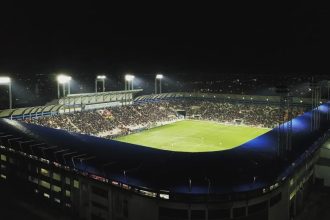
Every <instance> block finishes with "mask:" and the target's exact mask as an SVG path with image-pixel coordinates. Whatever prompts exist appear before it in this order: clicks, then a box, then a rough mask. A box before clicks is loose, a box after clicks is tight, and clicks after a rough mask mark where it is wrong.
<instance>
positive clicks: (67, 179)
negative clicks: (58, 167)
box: [65, 177, 71, 185]
mask: <svg viewBox="0 0 330 220" xmlns="http://www.w3.org/2000/svg"><path fill="white" fill-rule="evenodd" d="M65 183H66V184H68V185H70V184H71V181H70V178H69V177H65Z"/></svg>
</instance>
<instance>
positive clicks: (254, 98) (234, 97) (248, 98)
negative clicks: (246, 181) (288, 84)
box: [134, 92, 324, 105]
mask: <svg viewBox="0 0 330 220" xmlns="http://www.w3.org/2000/svg"><path fill="white" fill-rule="evenodd" d="M173 98H202V99H222V100H227V101H239V102H248V103H251V102H265V103H267V102H270V103H278V102H280V97H279V96H262V95H238V94H222V93H220V94H219V93H201V92H171V93H161V94H152V95H142V96H138V97H136V98H135V100H134V101H135V102H143V101H150V100H161V99H173ZM323 101H324V100H323ZM292 102H293V103H294V104H300V105H301V104H311V103H312V99H311V98H300V97H293V98H292Z"/></svg>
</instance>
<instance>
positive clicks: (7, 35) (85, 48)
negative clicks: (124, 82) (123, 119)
mask: <svg viewBox="0 0 330 220" xmlns="http://www.w3.org/2000/svg"><path fill="white" fill-rule="evenodd" d="M139 6H140V7H138V5H136V6H135V5H126V6H125V5H123V6H117V5H116V6H115V5H94V4H91V3H88V4H86V3H85V4H83V3H79V4H76V5H69V4H65V5H59V4H58V5H56V4H44V5H30V4H26V5H11V6H9V7H8V8H7V7H2V8H1V13H0V14H1V15H0V16H1V17H0V18H1V19H0V24H1V29H0V32H1V34H0V48H1V53H0V72H1V73H20V74H27V75H28V74H36V73H43V74H50V73H56V72H61V71H62V72H63V71H64V72H69V73H75V74H87V75H88V74H93V75H95V74H97V73H99V72H105V73H111V74H115V75H116V74H117V75H118V74H123V73H124V72H133V73H144V74H153V73H155V72H164V73H166V74H169V75H171V74H173V75H174V74H187V75H188V74H189V75H194V76H198V75H204V74H208V75H216V74H219V73H223V72H242V73H246V72H249V73H251V72H259V73H286V72H305V73H306V72H307V73H326V72H328V71H329V65H328V62H329V52H328V51H329V50H328V49H329V43H328V42H329V39H330V38H329V35H328V34H327V33H328V29H329V24H328V22H327V20H328V19H329V17H328V10H327V9H325V6H323V5H317V4H316V3H311V2H309V3H308V4H307V3H306V4H303V3H300V4H296V5H293V4H292V5H252V4H250V3H249V4H247V3H245V4H244V5H240V4H239V3H237V4H236V5H231V6H221V5H214V6H211V5H209V6H207V7H204V6H200V5H184V6H183V5H181V6H177V5H175V6H169V5H149V7H147V6H141V5H139ZM140 8H141V9H140Z"/></svg>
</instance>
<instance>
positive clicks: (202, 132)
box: [115, 120, 270, 152]
mask: <svg viewBox="0 0 330 220" xmlns="http://www.w3.org/2000/svg"><path fill="white" fill-rule="evenodd" d="M269 130H270V129H265V128H255V127H247V126H235V125H223V124H219V123H216V122H210V121H198V120H184V121H179V122H175V123H173V124H168V125H164V126H161V127H156V128H152V129H150V130H145V131H142V132H139V133H135V134H130V135H127V136H123V137H119V138H117V139H115V140H117V141H122V142H127V143H132V144H138V145H142V146H146V147H152V148H157V149H163V150H171V151H181V152H207V151H221V150H227V149H231V148H234V147H237V146H239V145H241V144H243V143H245V142H247V141H249V140H251V139H253V138H255V137H257V136H259V135H261V134H264V133H266V132H267V131H269Z"/></svg>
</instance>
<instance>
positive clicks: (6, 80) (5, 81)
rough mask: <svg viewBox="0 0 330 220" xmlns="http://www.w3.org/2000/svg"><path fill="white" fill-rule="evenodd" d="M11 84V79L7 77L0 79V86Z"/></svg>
mask: <svg viewBox="0 0 330 220" xmlns="http://www.w3.org/2000/svg"><path fill="white" fill-rule="evenodd" d="M10 82H11V79H10V78H9V77H7V76H2V77H0V84H9V83H10Z"/></svg>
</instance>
